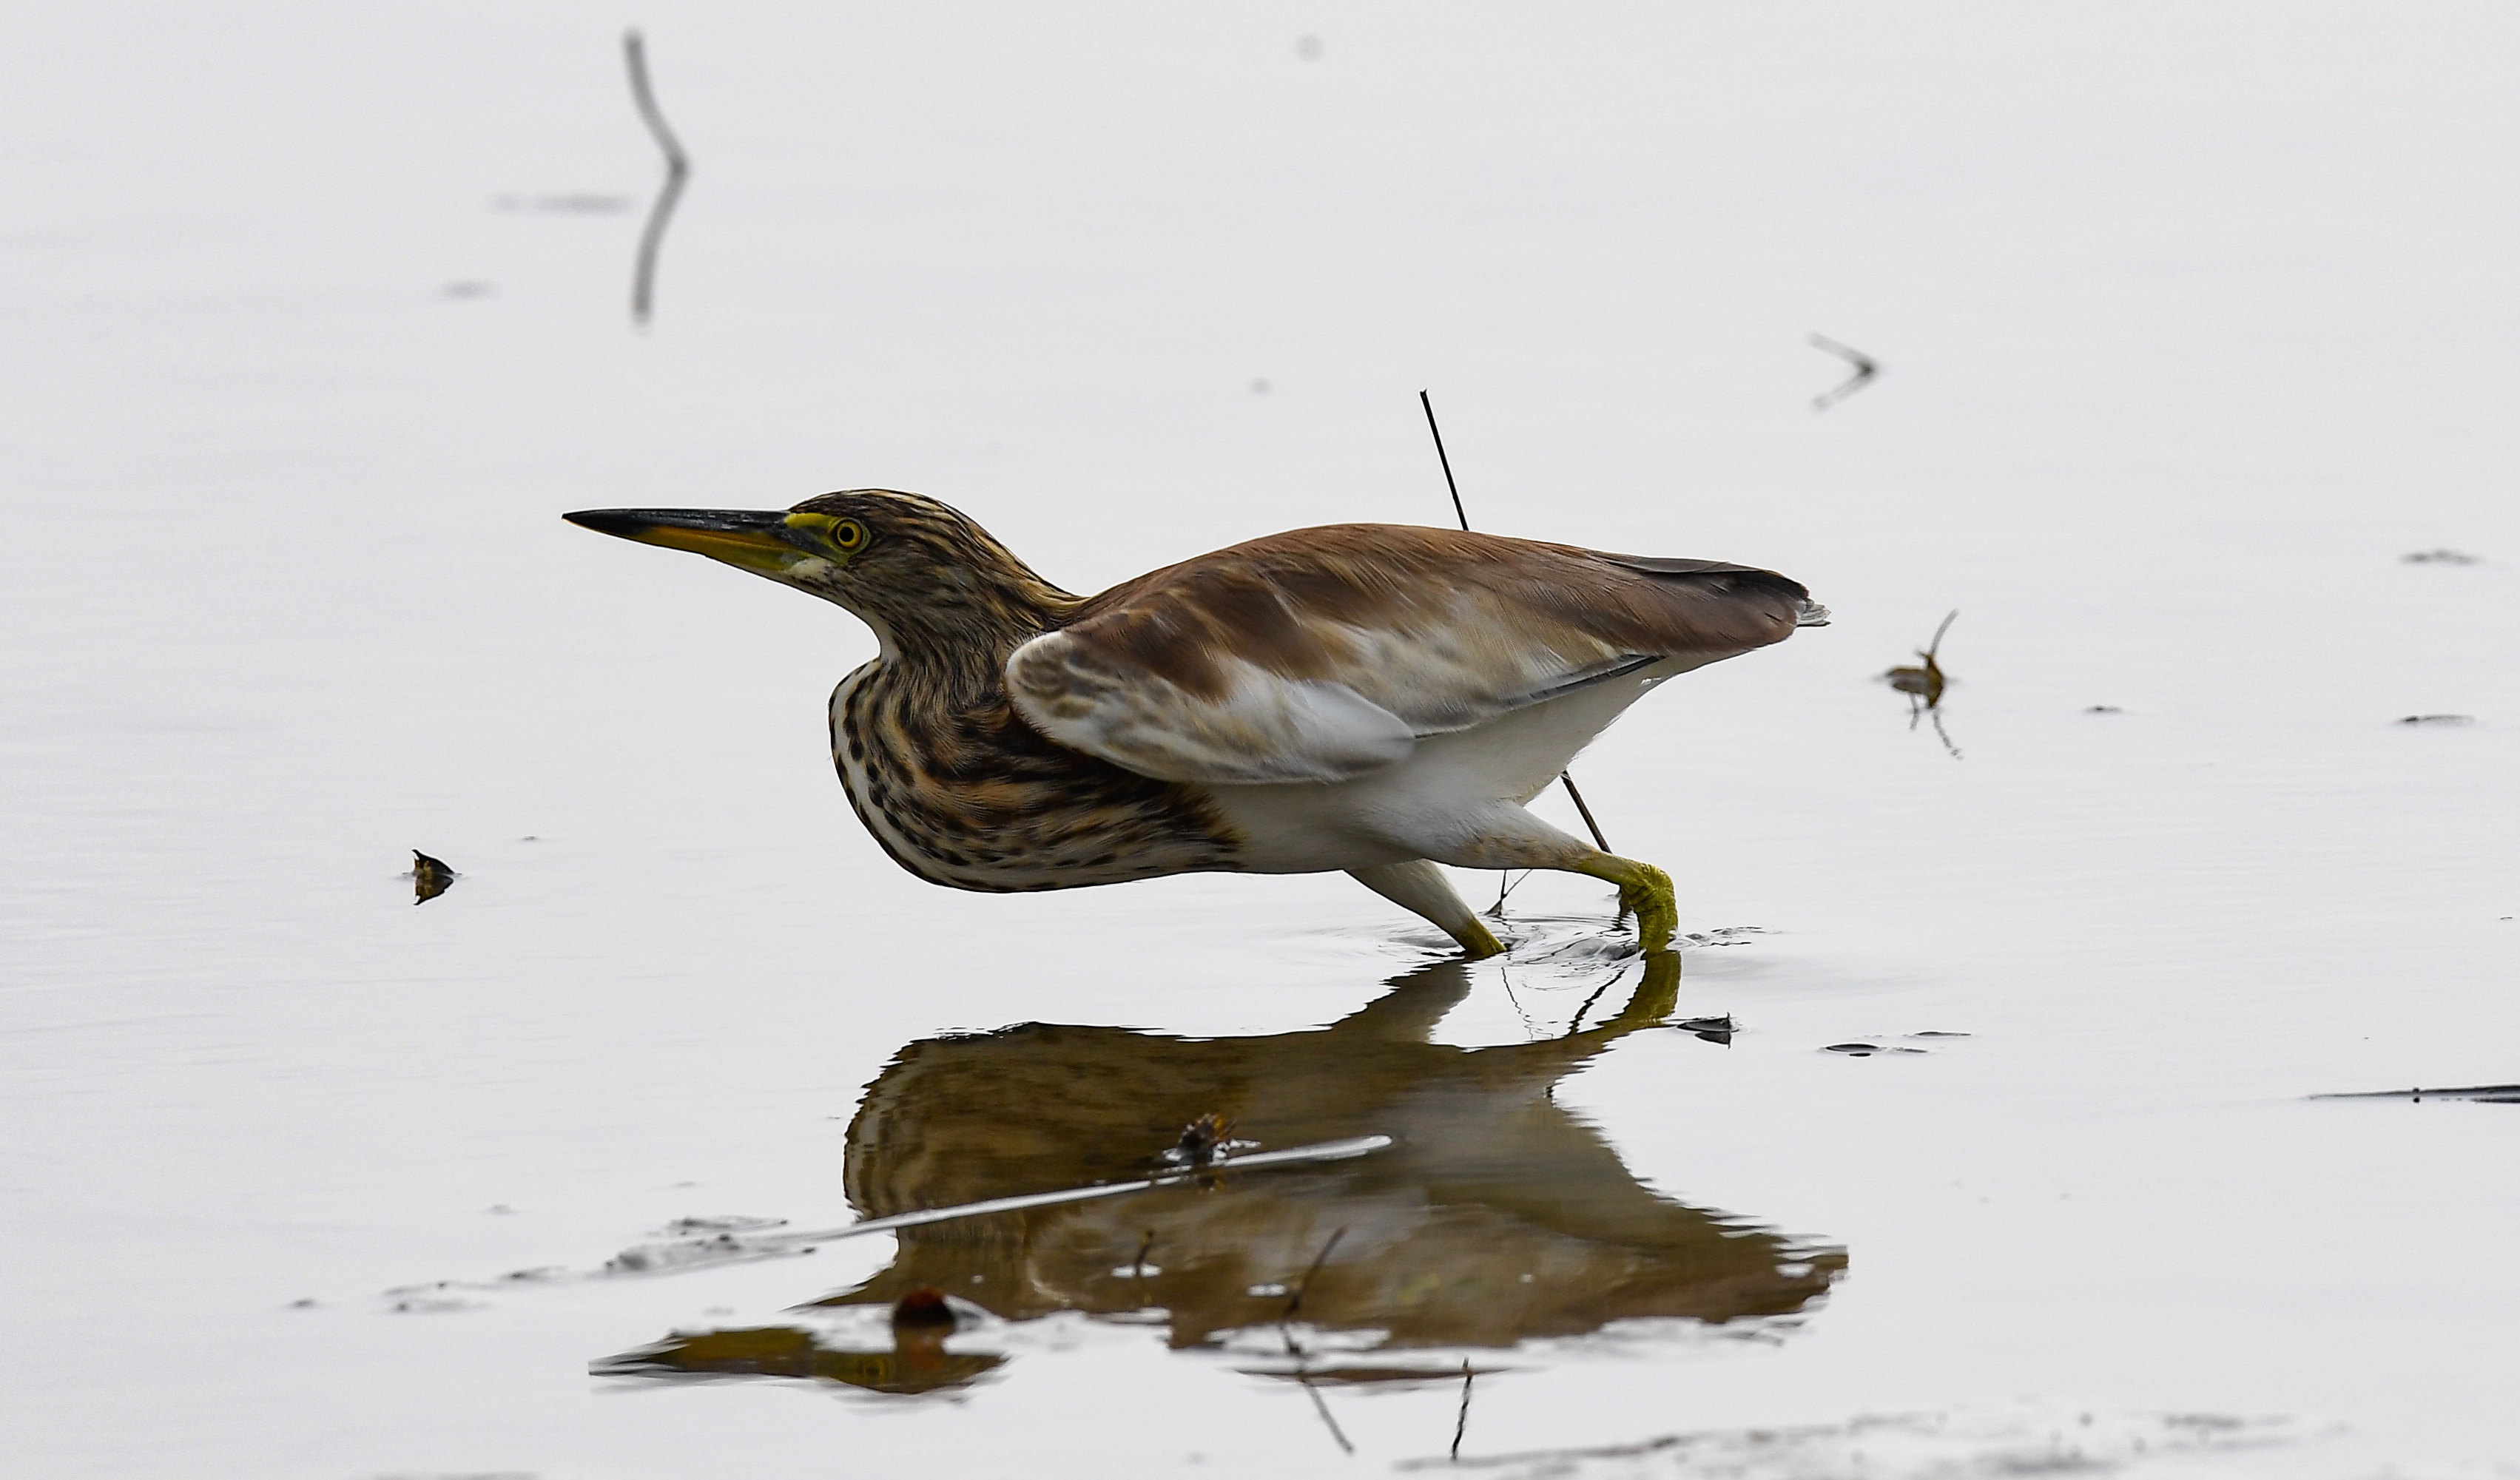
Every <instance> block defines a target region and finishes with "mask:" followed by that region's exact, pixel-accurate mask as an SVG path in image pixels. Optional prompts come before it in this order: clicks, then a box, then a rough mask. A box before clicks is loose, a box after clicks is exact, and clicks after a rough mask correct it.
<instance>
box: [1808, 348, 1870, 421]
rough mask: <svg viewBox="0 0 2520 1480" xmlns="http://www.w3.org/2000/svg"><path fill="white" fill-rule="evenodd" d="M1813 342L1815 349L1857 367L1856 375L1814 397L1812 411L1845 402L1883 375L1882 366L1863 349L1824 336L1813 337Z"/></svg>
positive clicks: (1822, 409) (1823, 409)
mask: <svg viewBox="0 0 2520 1480" xmlns="http://www.w3.org/2000/svg"><path fill="white" fill-rule="evenodd" d="M1811 341H1812V346H1813V347H1814V348H1816V349H1825V350H1827V351H1828V352H1829V353H1830V354H1833V355H1835V356H1837V357H1838V358H1839V359H1841V360H1844V361H1845V362H1846V363H1848V364H1849V365H1852V366H1854V367H1855V374H1853V375H1851V376H1849V377H1847V378H1846V379H1845V380H1844V381H1840V382H1838V384H1837V385H1836V386H1835V387H1833V388H1832V389H1830V390H1829V391H1828V392H1827V393H1826V394H1824V395H1817V396H1814V397H1812V410H1814V411H1826V410H1828V409H1829V408H1830V407H1831V406H1834V405H1836V404H1837V403H1838V402H1840V401H1843V400H1845V399H1846V398H1847V397H1848V396H1851V395H1853V394H1855V393H1856V392H1857V391H1859V390H1862V389H1863V388H1864V387H1865V386H1867V385H1869V384H1871V383H1872V378H1873V377H1874V376H1877V375H1879V374H1880V373H1881V367H1880V365H1879V364H1877V363H1876V362H1875V361H1874V360H1873V358H1872V357H1871V356H1870V355H1868V354H1866V353H1865V352H1864V351H1863V350H1861V349H1856V348H1854V347H1852V346H1850V345H1845V344H1840V343H1839V342H1837V341H1836V340H1835V339H1832V338H1829V337H1827V336H1823V335H1813V336H1811Z"/></svg>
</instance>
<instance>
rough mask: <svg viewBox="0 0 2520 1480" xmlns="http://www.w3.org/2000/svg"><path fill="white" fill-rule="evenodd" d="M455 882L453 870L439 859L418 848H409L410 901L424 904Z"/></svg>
mask: <svg viewBox="0 0 2520 1480" xmlns="http://www.w3.org/2000/svg"><path fill="white" fill-rule="evenodd" d="M454 882H455V871H454V870H452V869H450V868H448V867H446V865H445V863H444V862H442V861H441V860H438V859H434V858H431V857H429V856H428V855H427V854H426V853H423V852H421V851H420V850H419V849H418V848H414V849H412V850H411V892H412V901H411V902H412V903H413V904H416V905H425V904H427V903H428V902H429V901H430V900H432V899H435V898H436V897H437V896H439V895H441V894H443V893H445V892H446V890H447V888H448V886H449V885H451V884H453V883H454Z"/></svg>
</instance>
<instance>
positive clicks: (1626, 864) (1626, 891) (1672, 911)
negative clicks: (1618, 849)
mask: <svg viewBox="0 0 2520 1480" xmlns="http://www.w3.org/2000/svg"><path fill="white" fill-rule="evenodd" d="M1576 872H1577V873H1580V874H1590V875H1593V876H1594V877H1595V878H1599V879H1606V880H1608V881H1609V882H1611V883H1614V884H1617V885H1618V886H1619V914H1620V915H1621V916H1622V917H1625V916H1629V915H1633V916H1635V917H1636V918H1637V944H1638V945H1640V946H1642V947H1643V948H1644V949H1645V950H1647V951H1660V950H1663V949H1665V948H1667V947H1669V946H1670V945H1671V938H1672V936H1674V935H1675V934H1678V933H1679V931H1680V901H1679V900H1678V899H1677V898H1676V897H1675V896H1674V895H1673V893H1672V887H1671V875H1668V874H1665V873H1664V872H1662V871H1661V870H1660V869H1657V868H1655V867H1654V866H1653V865H1651V864H1641V863H1638V862H1637V861H1636V860H1635V859H1632V858H1620V857H1618V856H1617V855H1615V854H1609V853H1602V854H1598V855H1596V856H1595V857H1593V858H1592V859H1590V860H1589V861H1587V862H1586V863H1584V864H1582V865H1580V866H1578V868H1577V870H1576Z"/></svg>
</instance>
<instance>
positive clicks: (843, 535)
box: [831, 519, 867, 551]
mask: <svg viewBox="0 0 2520 1480" xmlns="http://www.w3.org/2000/svg"><path fill="white" fill-rule="evenodd" d="M831 540H832V544H834V545H836V546H838V547H839V548H840V549H842V550H847V551H854V550H856V549H858V548H859V547H860V546H862V545H864V544H865V543H866V542H867V532H866V526H865V525H864V524H861V523H859V522H858V521H857V520H855V519H833V520H832V533H831Z"/></svg>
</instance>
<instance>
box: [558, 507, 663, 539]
mask: <svg viewBox="0 0 2520 1480" xmlns="http://www.w3.org/2000/svg"><path fill="white" fill-rule="evenodd" d="M561 517H562V518H564V519H566V520H568V521H569V522H570V523H572V524H575V525H576V526H577V527H579V528H580V529H592V530H594V531H595V532H596V533H598V534H617V535H621V536H623V537H625V538H626V537H628V536H629V535H631V534H632V533H634V532H636V531H637V530H640V529H643V528H645V527H647V524H648V522H649V521H648V520H646V519H643V518H641V517H639V516H637V515H635V514H633V513H631V512H630V511H629V510H627V509H581V510H579V511H577V512H576V513H575V514H563V515H562V516H561Z"/></svg>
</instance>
